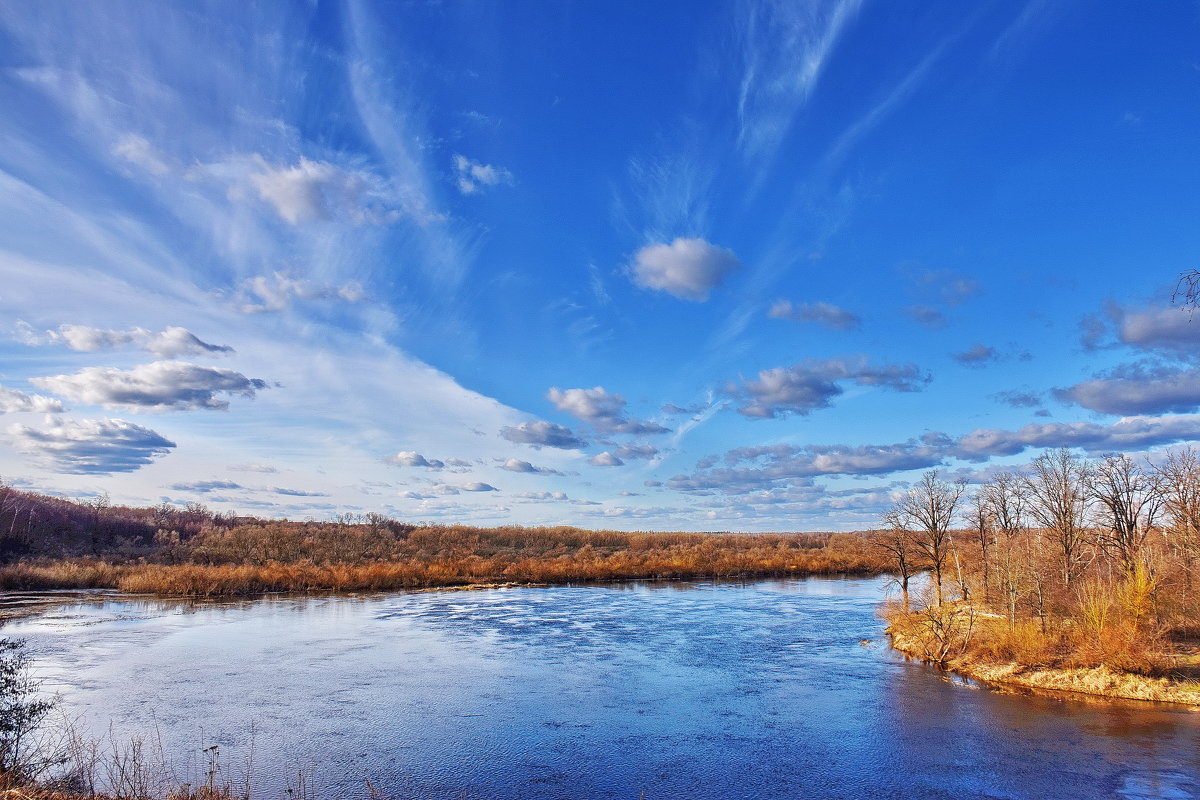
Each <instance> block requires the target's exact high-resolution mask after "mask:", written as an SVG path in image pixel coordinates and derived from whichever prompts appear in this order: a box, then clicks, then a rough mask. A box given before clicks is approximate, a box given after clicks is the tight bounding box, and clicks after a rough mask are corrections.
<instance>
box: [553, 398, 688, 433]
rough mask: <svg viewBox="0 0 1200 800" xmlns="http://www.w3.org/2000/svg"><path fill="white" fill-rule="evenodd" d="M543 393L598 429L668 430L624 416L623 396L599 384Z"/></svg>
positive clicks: (607, 431) (662, 431)
mask: <svg viewBox="0 0 1200 800" xmlns="http://www.w3.org/2000/svg"><path fill="white" fill-rule="evenodd" d="M546 397H547V398H548V399H549V400H550V402H552V403H554V405H555V407H556V408H558V410H560V411H565V412H566V413H568V414H570V415H571V416H573V417H575V418H576V419H578V420H582V421H584V422H588V423H590V424H591V425H592V427H594V428H595V429H596V430H597V431H598V432H599V433H631V434H646V433H670V430H669V429H668V428H664V427H663V426H662V425H659V424H658V423H656V422H649V421H646V420H640V419H631V418H629V417H627V416H625V398H624V397H622V396H621V395H619V394H614V393H612V392H609V391H607V390H605V388H604V387H603V386H596V387H594V388H592V389H565V390H563V389H559V388H558V387H552V388H551V389H550V391H549V392H547V393H546Z"/></svg>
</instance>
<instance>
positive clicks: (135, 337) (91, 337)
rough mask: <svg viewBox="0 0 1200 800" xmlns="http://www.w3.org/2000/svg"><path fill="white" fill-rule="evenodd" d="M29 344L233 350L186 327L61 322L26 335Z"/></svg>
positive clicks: (175, 352) (167, 354)
mask: <svg viewBox="0 0 1200 800" xmlns="http://www.w3.org/2000/svg"><path fill="white" fill-rule="evenodd" d="M26 343H27V344H35V343H36V344H65V345H66V346H67V347H69V348H71V349H72V350H75V351H77V352H81V353H94V352H96V351H97V350H107V349H111V348H114V347H122V346H124V345H133V346H134V347H137V348H138V349H139V350H145V351H146V352H148V353H153V354H154V355H156V356H158V357H159V358H176V357H178V356H196V355H206V354H218V353H221V354H223V353H232V352H233V348H232V347H230V346H228V345H221V344H210V343H209V342H206V341H204V340H203V339H201V338H200V337H198V336H196V334H194V333H192V332H191V331H189V330H188V329H187V328H180V327H178V326H169V327H167V328H164V329H163V330H161V331H158V332H155V331H149V330H146V329H145V328H130V329H129V330H124V331H118V330H106V329H104V328H93V327H90V326H87V325H60V326H58V330H56V331H46V335H45V337H27V338H26Z"/></svg>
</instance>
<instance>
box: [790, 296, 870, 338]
mask: <svg viewBox="0 0 1200 800" xmlns="http://www.w3.org/2000/svg"><path fill="white" fill-rule="evenodd" d="M767 316H768V317H771V318H772V319H790V320H792V321H793V322H816V323H818V324H820V325H824V326H825V327H827V328H832V329H834V330H838V331H851V330H854V329H855V328H857V327H858V326H859V325H861V324H862V320H861V319H860V318H859V317H858V315H857V314H852V313H851V312H849V311H847V310H846V309H844V308H839V307H838V306H835V305H833V304H832V303H825V302H819V303H801V304H800V305H793V304H792V302H791V301H790V300H780V301H778V302H776V303H775V305H773V306H771V310H770V311H768V312H767Z"/></svg>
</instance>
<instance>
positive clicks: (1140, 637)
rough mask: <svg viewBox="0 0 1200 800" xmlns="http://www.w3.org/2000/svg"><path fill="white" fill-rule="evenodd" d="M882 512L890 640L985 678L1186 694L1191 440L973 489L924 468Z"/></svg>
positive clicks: (1191, 602)
mask: <svg viewBox="0 0 1200 800" xmlns="http://www.w3.org/2000/svg"><path fill="white" fill-rule="evenodd" d="M885 523H886V527H885V528H884V529H883V530H880V531H878V532H876V533H875V535H874V537H873V541H874V543H875V546H876V547H877V548H878V549H879V550H880V552H883V553H886V554H887V556H888V558H889V559H890V560H891V563H892V570H893V571H894V572H895V574H896V575H897V581H896V582H897V587H898V589H899V593H898V594H899V597H898V599H897V600H896V601H895V602H894V603H892V604H890V605H889V606H888V607H887V608H886V609H885V610H884V616H885V618H886V619H887V621H888V632H889V634H890V635H891V637H892V643H893V645H894V646H895V647H896V648H897V649H898V650H901V651H902V652H904V653H906V654H908V655H911V656H913V657H915V658H919V659H922V660H924V661H927V662H930V663H933V664H937V665H939V666H941V667H944V668H947V669H951V670H955V671H957V672H961V673H963V674H966V675H969V676H971V677H974V678H977V679H980V680H983V681H986V682H988V683H994V684H1006V685H1016V686H1023V687H1028V688H1033V689H1052V690H1059V691H1072V692H1081V693H1086V694H1093V695H1103V696H1109V697H1123V698H1131V699H1140V700H1158V701H1165V702H1173V703H1185V704H1188V705H1192V706H1196V707H1200V580H1198V579H1200V575H1197V571H1198V567H1200V453H1198V452H1197V451H1196V450H1194V449H1192V448H1181V449H1177V450H1174V451H1172V452H1170V453H1168V454H1167V455H1166V457H1165V458H1163V459H1162V460H1161V461H1159V462H1158V463H1155V464H1143V463H1139V462H1137V461H1135V460H1134V459H1132V458H1130V457H1129V456H1125V455H1120V454H1116V455H1110V456H1107V457H1105V458H1102V459H1095V460H1086V459H1083V458H1080V457H1078V456H1076V455H1074V454H1072V453H1071V452H1069V451H1066V450H1060V451H1056V452H1052V453H1047V454H1045V455H1043V456H1041V457H1039V458H1038V459H1036V460H1035V461H1034V462H1033V464H1032V465H1030V467H1028V468H1027V469H1026V470H1024V471H1021V472H1008V473H999V474H997V475H996V476H994V477H993V479H992V480H991V481H989V482H987V483H984V484H982V485H979V486H978V487H975V488H974V489H973V490H971V491H968V486H967V485H966V484H965V483H956V484H955V483H948V482H946V481H945V480H943V479H942V478H941V477H940V476H939V475H938V474H937V473H928V474H926V475H925V476H924V478H923V479H922V481H921V482H919V483H918V484H917V485H916V486H914V487H913V488H912V489H911V490H910V491H909V492H908V493H907V494H906V495H904V496H903V497H902V498H900V499H899V500H898V501H897V502H896V504H895V505H894V506H893V508H892V509H891V510H890V512H889V513H888V514H887V516H886V517H885ZM922 571H925V572H924V576H925V579H926V582H925V583H923V584H922V585H921V590H920V591H917V590H916V589H915V588H914V587H915V586H916V583H911V584H910V581H918V578H917V576H918V574H921V573H922Z"/></svg>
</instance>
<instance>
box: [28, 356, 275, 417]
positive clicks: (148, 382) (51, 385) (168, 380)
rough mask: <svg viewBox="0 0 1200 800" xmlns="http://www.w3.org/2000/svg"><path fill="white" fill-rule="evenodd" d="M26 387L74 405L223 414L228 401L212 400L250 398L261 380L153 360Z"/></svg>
mask: <svg viewBox="0 0 1200 800" xmlns="http://www.w3.org/2000/svg"><path fill="white" fill-rule="evenodd" d="M30 383H33V384H34V385H35V386H38V387H41V388H43V389H45V390H47V391H50V392H54V393H55V394H58V395H62V396H63V397H67V398H69V399H71V400H74V401H75V402H79V403H90V404H93V405H102V406H110V407H111V406H119V407H127V408H142V409H149V410H158V411H161V410H166V409H190V408H209V409H225V408H228V407H229V402H228V401H227V400H224V399H222V398H219V397H218V396H217V395H219V394H233V395H239V396H241V397H254V395H255V392H257V391H258V390H260V389H265V388H267V383H266V381H263V380H260V379H258V378H247V377H246V376H245V375H243V374H241V373H240V372H234V371H233V370H230V369H216V368H214V367H202V366H199V365H197V364H188V363H186V362H182V361H155V362H153V363H150V364H142V365H140V366H137V367H134V368H133V369H130V370H119V369H113V368H110V367H88V368H86V369H82V370H80V371H79V372H77V373H75V374H74V375H54V376H50V377H46V378H33V379H31V380H30Z"/></svg>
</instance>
